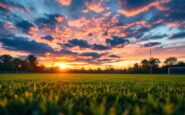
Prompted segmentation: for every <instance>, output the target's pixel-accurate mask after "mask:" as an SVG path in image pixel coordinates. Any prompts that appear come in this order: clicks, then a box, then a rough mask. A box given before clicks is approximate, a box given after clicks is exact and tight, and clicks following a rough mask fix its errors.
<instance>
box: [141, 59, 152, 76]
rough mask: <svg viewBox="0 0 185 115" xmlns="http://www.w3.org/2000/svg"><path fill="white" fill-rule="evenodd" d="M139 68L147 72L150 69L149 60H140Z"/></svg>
mask: <svg viewBox="0 0 185 115" xmlns="http://www.w3.org/2000/svg"><path fill="white" fill-rule="evenodd" d="M141 68H142V71H143V72H144V73H149V71H150V61H148V60H146V59H144V60H142V61H141Z"/></svg>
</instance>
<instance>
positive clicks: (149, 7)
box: [0, 0, 185, 66]
mask: <svg viewBox="0 0 185 115" xmlns="http://www.w3.org/2000/svg"><path fill="white" fill-rule="evenodd" d="M184 7H185V1H184V0H34V1H33V0H1V1H0V49H2V50H6V51H10V52H13V53H14V54H17V53H21V54H24V52H26V53H25V54H28V53H34V54H36V55H39V56H40V57H42V58H43V59H45V58H46V57H45V56H44V54H46V55H47V54H48V55H56V56H58V58H59V59H61V60H62V61H63V62H65V61H66V62H71V63H83V64H94V65H96V64H112V65H114V64H115V63H118V62H120V63H121V62H123V61H124V60H126V59H127V60H134V61H135V60H139V59H144V58H145V57H146V56H147V55H148V49H147V48H144V47H151V46H156V47H155V48H154V49H153V50H155V53H156V54H155V55H158V57H159V58H164V57H165V56H177V57H178V56H182V54H184V50H183V48H184V47H185V45H184V43H185V39H184V38H185V11H184V10H183V9H184ZM141 46H142V47H141ZM158 46H159V47H158ZM177 47H178V48H179V47H181V49H178V52H176V51H177ZM167 48H170V49H169V51H171V52H168V50H167ZM159 52H160V53H159ZM162 52H163V53H162ZM164 52H167V53H164ZM1 54H2V53H1ZM173 54H174V55H173ZM43 62H44V61H43ZM41 63H42V62H41ZM45 63H46V62H45ZM115 65H116V64H115ZM117 65H118V64H117ZM117 65H116V66H117ZM123 65H124V64H123ZM127 65H128V64H127Z"/></svg>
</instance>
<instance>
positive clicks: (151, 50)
mask: <svg viewBox="0 0 185 115" xmlns="http://www.w3.org/2000/svg"><path fill="white" fill-rule="evenodd" d="M151 59H152V46H150V59H149V61H150V74H152V73H153V72H152V64H151Z"/></svg>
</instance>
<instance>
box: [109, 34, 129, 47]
mask: <svg viewBox="0 0 185 115" xmlns="http://www.w3.org/2000/svg"><path fill="white" fill-rule="evenodd" d="M106 43H107V45H108V46H110V47H124V46H125V45H127V44H128V43H129V40H127V39H125V38H120V37H117V36H113V37H112V39H106Z"/></svg>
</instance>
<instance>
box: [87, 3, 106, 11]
mask: <svg viewBox="0 0 185 115" xmlns="http://www.w3.org/2000/svg"><path fill="white" fill-rule="evenodd" d="M85 6H86V7H87V9H89V10H90V11H93V12H96V13H101V12H103V11H104V10H106V9H109V8H108V7H105V8H104V7H102V6H101V3H98V4H94V3H89V2H86V3H85Z"/></svg>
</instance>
